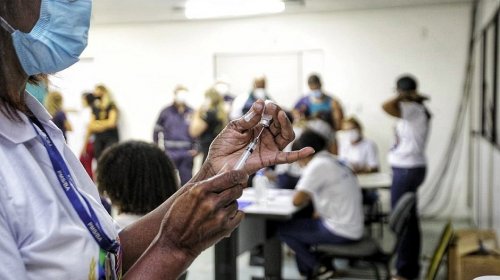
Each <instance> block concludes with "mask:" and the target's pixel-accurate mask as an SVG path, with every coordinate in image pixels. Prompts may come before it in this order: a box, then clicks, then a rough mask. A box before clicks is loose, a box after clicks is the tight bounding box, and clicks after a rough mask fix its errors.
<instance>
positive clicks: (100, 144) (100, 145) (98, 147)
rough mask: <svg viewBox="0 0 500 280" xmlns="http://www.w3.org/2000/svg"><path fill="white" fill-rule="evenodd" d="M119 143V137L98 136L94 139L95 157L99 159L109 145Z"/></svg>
mask: <svg viewBox="0 0 500 280" xmlns="http://www.w3.org/2000/svg"><path fill="white" fill-rule="evenodd" d="M115 143H118V137H108V136H97V135H96V137H95V139H94V158H95V159H99V157H100V156H101V154H102V152H104V150H106V148H107V147H109V146H111V145H113V144H115Z"/></svg>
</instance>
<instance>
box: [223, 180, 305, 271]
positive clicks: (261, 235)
mask: <svg viewBox="0 0 500 280" xmlns="http://www.w3.org/2000/svg"><path fill="white" fill-rule="evenodd" d="M294 193H295V192H294V191H293V190H282V189H268V190H267V195H266V196H267V202H266V203H264V204H257V203H255V193H254V190H253V189H251V188H250V189H245V190H244V191H243V195H242V196H241V198H240V199H239V200H238V201H239V202H240V206H241V205H245V204H248V203H250V204H249V205H246V206H244V207H243V208H242V209H241V210H242V211H243V212H245V214H246V215H245V218H244V219H243V221H242V222H241V224H240V226H239V227H238V228H237V229H236V230H235V231H234V232H233V233H232V234H231V236H230V237H229V238H225V239H223V240H221V241H220V242H218V243H217V244H216V245H215V279H216V280H236V279H237V278H238V276H237V275H238V273H237V264H236V258H237V256H238V255H239V254H241V253H243V252H245V251H248V250H250V249H252V248H253V247H255V246H256V245H259V244H264V259H265V260H272V262H269V261H266V262H265V264H264V273H265V278H266V279H281V263H282V254H281V242H280V241H279V240H278V238H277V237H276V225H275V222H276V221H286V220H289V219H291V218H292V216H293V214H294V213H296V212H297V211H299V210H300V208H299V207H295V206H293V204H292V198H293V194H294Z"/></svg>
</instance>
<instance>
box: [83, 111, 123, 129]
mask: <svg viewBox="0 0 500 280" xmlns="http://www.w3.org/2000/svg"><path fill="white" fill-rule="evenodd" d="M117 123H118V112H117V110H116V109H111V110H110V111H109V115H108V118H107V119H105V120H96V119H94V120H93V121H91V122H90V123H89V130H90V131H91V132H94V133H95V132H102V131H105V130H107V129H110V128H115V127H116V125H117Z"/></svg>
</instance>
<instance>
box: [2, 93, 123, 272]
mask: <svg viewBox="0 0 500 280" xmlns="http://www.w3.org/2000/svg"><path fill="white" fill-rule="evenodd" d="M25 98H26V104H27V105H28V108H29V109H30V110H31V111H32V112H33V114H34V115H35V116H36V117H37V118H38V119H39V120H40V122H41V123H42V124H43V126H44V127H45V129H46V131H47V133H48V134H49V136H50V137H51V138H52V140H53V142H54V144H55V146H56V147H57V149H58V150H59V151H60V153H61V155H62V156H63V158H64V159H65V161H66V164H67V166H68V168H69V170H70V172H71V174H72V177H73V179H74V180H75V184H76V185H77V187H78V189H79V191H80V193H81V194H82V195H84V196H85V198H86V199H87V200H88V201H89V203H90V205H91V207H92V208H93V210H94V211H95V213H96V215H97V217H98V219H99V222H100V223H101V226H102V227H103V228H104V231H105V233H106V234H107V235H108V236H109V237H110V238H116V237H117V235H118V226H117V225H116V224H115V223H114V222H113V220H112V219H111V217H110V216H109V215H108V214H107V212H106V210H105V209H104V207H103V206H102V204H101V202H100V199H99V194H98V192H97V189H96V187H95V185H94V183H93V182H92V180H91V179H90V178H89V177H88V175H87V173H86V172H85V170H84V169H83V167H82V166H81V164H80V162H79V160H78V159H77V158H76V157H75V155H74V154H73V153H72V152H71V150H70V149H69V148H68V146H67V145H66V144H65V143H64V138H63V136H62V133H61V131H60V130H59V129H58V128H57V127H56V126H55V125H54V124H53V123H52V122H51V121H50V118H51V117H50V115H49V114H48V113H47V111H46V110H45V109H44V108H43V106H42V105H41V104H40V103H38V101H36V99H35V98H33V97H32V96H31V95H29V94H25ZM20 117H21V121H13V120H10V119H8V118H7V117H6V116H5V115H3V114H2V113H0V162H1V163H2V164H1V166H0V260H1V265H0V279H97V276H98V270H99V245H98V244H97V243H96V241H95V240H94V239H93V237H92V236H91V235H90V233H89V232H88V230H87V228H86V227H85V226H84V224H83V223H82V221H81V220H80V218H79V216H78V214H77V213H76V211H75V210H74V208H73V206H72V204H71V203H70V201H69V200H68V198H67V197H66V195H65V193H64V192H63V190H62V188H61V185H60V184H59V182H58V181H57V178H56V176H55V172H54V169H53V168H52V164H51V161H50V159H49V156H48V153H47V150H46V149H45V147H44V146H43V144H42V142H41V141H40V140H39V138H38V137H37V134H36V132H35V130H34V128H33V126H32V125H31V123H30V121H29V120H28V118H27V117H26V116H25V115H24V114H20Z"/></svg>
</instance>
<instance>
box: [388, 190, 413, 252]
mask: <svg viewBox="0 0 500 280" xmlns="http://www.w3.org/2000/svg"><path fill="white" fill-rule="evenodd" d="M415 203H416V195H415V194H414V193H411V192H407V193H405V194H404V195H403V196H401V198H400V199H399V201H398V203H397V204H396V207H394V209H392V212H391V215H390V217H389V227H390V229H391V230H392V231H393V233H394V235H395V237H396V242H395V244H394V248H393V250H392V251H393V252H395V251H396V250H397V248H398V246H399V243H400V241H401V237H402V235H403V234H404V233H405V231H406V229H407V228H408V219H409V218H410V214H411V209H412V208H413V207H415Z"/></svg>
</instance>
